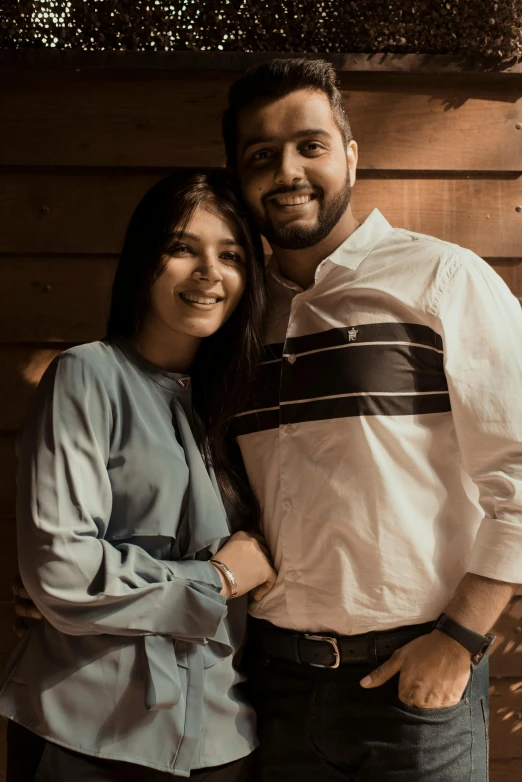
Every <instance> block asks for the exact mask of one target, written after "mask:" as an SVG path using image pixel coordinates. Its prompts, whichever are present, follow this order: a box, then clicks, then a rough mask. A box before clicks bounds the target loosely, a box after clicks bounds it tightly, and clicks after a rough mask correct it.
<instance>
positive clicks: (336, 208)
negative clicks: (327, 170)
mask: <svg viewBox="0 0 522 782" xmlns="http://www.w3.org/2000/svg"><path fill="white" fill-rule="evenodd" d="M301 189H302V188H301ZM299 190H300V188H286V189H285V190H284V192H285V193H290V192H295V193H299ZM317 190H319V188H317ZM281 192H283V191H281ZM351 195H352V188H351V185H350V174H349V173H348V174H347V176H346V180H345V182H344V184H343V186H342V187H341V189H340V190H339V191H338V192H337V193H336V194H335V195H334V196H333V198H332V199H331V200H330V202H329V203H328V204H326V203H325V201H324V191H321V192H320V193H319V196H318V197H319V198H320V199H321V200H320V201H319V214H318V216H317V221H316V222H315V223H314V225H308V226H304V225H284V226H281V227H280V228H275V227H274V225H273V224H272V222H271V221H270V220H261V219H257V220H256V222H257V224H258V228H259V230H260V231H261V233H262V234H263V236H264V237H265V239H266V240H267V241H268V242H269V243H270V244H271V245H273V246H275V247H280V248H281V249H282V250H305V249H306V248H307V247H314V245H316V244H318V243H319V242H321V241H322V240H323V239H326V237H327V236H328V234H329V233H330V232H331V231H332V230H333V229H334V228H335V226H336V225H337V223H338V222H339V220H340V219H341V217H342V216H343V214H344V213H345V211H346V210H347V208H348V205H349V203H350V198H351ZM256 217H260V215H258V216H256Z"/></svg>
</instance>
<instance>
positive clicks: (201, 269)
mask: <svg viewBox="0 0 522 782" xmlns="http://www.w3.org/2000/svg"><path fill="white" fill-rule="evenodd" d="M245 263H246V252H245V249H244V247H243V246H242V245H241V244H240V235H239V231H238V228H237V226H236V224H235V223H234V221H233V220H232V219H231V218H228V217H226V216H222V215H218V214H216V213H215V212H213V211H209V208H208V207H207V208H205V206H200V207H198V208H197V210H196V211H195V213H194V215H193V217H192V219H191V220H190V222H189V223H188V224H187V226H186V228H185V230H184V232H183V234H180V235H178V236H176V237H175V238H174V239H173V242H172V247H171V249H170V250H169V255H168V259H167V262H166V265H165V269H164V271H163V272H162V274H161V275H160V277H158V279H157V280H156V282H155V283H154V285H153V287H152V290H151V293H150V298H149V311H148V313H147V321H148V322H147V327H148V329H149V330H150V329H151V328H152V329H153V330H155V331H158V332H159V333H158V336H161V337H162V338H163V340H169V341H170V338H171V337H174V338H176V339H179V338H180V337H191V338H199V339H201V338H203V337H208V336H210V335H211V334H214V332H216V331H217V330H218V329H219V328H220V327H221V326H222V325H223V323H224V322H225V321H226V320H227V318H229V317H230V315H231V314H232V313H233V311H234V310H235V308H236V307H237V305H238V304H239V301H240V299H241V296H242V294H243V291H244V290H245V284H246V268H245Z"/></svg>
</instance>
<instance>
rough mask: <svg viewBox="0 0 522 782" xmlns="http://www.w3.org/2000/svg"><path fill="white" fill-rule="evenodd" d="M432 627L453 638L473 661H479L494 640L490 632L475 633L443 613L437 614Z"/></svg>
mask: <svg viewBox="0 0 522 782" xmlns="http://www.w3.org/2000/svg"><path fill="white" fill-rule="evenodd" d="M433 629H434V630H440V632H441V633H445V634H446V635H449V637H450V638H453V639H454V640H455V641H457V642H458V643H459V644H460V645H461V646H463V647H464V648H465V649H467V650H468V652H470V654H471V658H472V661H473V662H474V663H479V662H480V660H481V659H482V658H483V657H484V655H485V654H486V652H487V651H488V649H489V648H490V646H492V644H493V643H494V642H495V636H494V635H491V633H488V634H487V635H481V634H480V633H476V632H475V631H474V630H469V629H468V628H467V627H464V625H461V624H460V623H459V622H456V621H455V620H454V619H452V618H451V617H449V616H448V615H447V614H444V613H443V614H441V615H440V616H439V618H438V619H437V621H436V622H435V624H434V625H433Z"/></svg>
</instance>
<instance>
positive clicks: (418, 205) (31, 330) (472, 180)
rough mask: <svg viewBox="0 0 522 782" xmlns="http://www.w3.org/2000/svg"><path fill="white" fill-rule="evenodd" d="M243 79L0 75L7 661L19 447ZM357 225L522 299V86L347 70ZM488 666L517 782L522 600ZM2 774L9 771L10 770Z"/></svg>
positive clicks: (215, 148)
mask: <svg viewBox="0 0 522 782" xmlns="http://www.w3.org/2000/svg"><path fill="white" fill-rule="evenodd" d="M235 77H236V74H235V73H231V72H226V71H221V72H220V71H218V70H215V71H212V72H210V71H206V72H205V71H184V72H183V71H180V70H168V69H165V70H154V69H143V70H140V69H136V68H134V69H125V68H118V69H116V68H112V69H111V68H107V67H105V68H100V67H98V68H96V67H95V68H88V67H85V68H76V67H49V68H38V67H35V66H32V67H31V66H20V65H18V66H12V65H2V66H0V301H1V307H0V361H1V365H2V384H1V388H0V524H1V525H2V532H3V536H2V540H3V545H2V547H1V549H0V639H1V641H0V657H1V658H2V659H4V658H5V655H6V654H7V652H8V650H9V648H10V647H11V646H12V644H13V636H12V634H11V631H10V623H11V606H10V593H9V583H10V579H11V577H12V576H13V574H14V573H15V572H16V569H17V566H16V553H15V531H14V497H15V486H14V475H15V457H14V444H15V437H16V432H17V431H18V429H19V428H20V426H21V424H22V422H23V420H24V416H25V414H26V410H27V407H28V405H29V404H30V401H31V397H32V394H33V391H34V387H35V385H36V383H37V382H38V380H39V378H40V376H41V374H42V372H43V370H44V369H45V367H46V366H47V364H48V363H49V361H50V360H51V359H52V357H53V356H54V355H56V353H57V352H58V351H60V350H62V349H63V348H64V347H67V346H68V345H71V344H74V343H78V342H83V341H87V340H92V339H96V338H97V337H99V336H101V335H102V334H103V328H104V319H105V315H106V312H107V294H108V291H109V288H110V284H111V278H112V273H113V270H114V266H115V263H116V259H117V253H118V251H119V248H120V247H121V242H122V237H123V232H124V228H125V224H126V221H127V220H128V218H129V216H130V213H131V211H132V209H133V207H134V205H135V204H136V203H137V201H138V199H139V197H140V196H141V195H142V193H143V192H144V191H145V190H146V189H147V188H148V187H149V186H150V184H151V183H153V182H154V181H156V180H157V179H158V178H159V177H160V176H162V175H163V174H164V173H165V172H166V171H168V169H169V168H172V167H176V166H187V165H211V166H219V165H221V164H222V163H223V150H222V146H221V140H220V114H221V111H222V108H223V106H224V104H225V100H226V93H227V88H228V85H229V83H230V82H231V81H232V80H233V79H234V78H235ZM341 78H342V86H343V91H344V96H345V99H346V104H347V107H348V110H349V112H350V116H351V120H352V126H353V131H354V134H355V137H356V138H357V139H358V141H359V143H360V147H361V158H360V169H359V180H358V183H357V185H356V188H355V193H354V209H355V213H356V214H357V215H358V216H361V215H364V214H365V213H367V212H368V211H369V210H370V209H371V208H372V207H373V206H378V207H379V208H380V209H381V210H382V211H383V212H384V214H385V215H386V216H387V217H388V219H389V220H390V221H391V222H392V223H393V224H395V225H400V226H404V227H406V228H410V229H413V230H415V231H420V232H423V233H430V234H435V235H436V236H438V237H440V238H442V239H447V240H450V241H453V242H458V243H460V244H463V245H465V246H467V247H470V248H471V249H473V250H475V251H476V252H477V253H479V254H480V255H482V256H483V257H485V258H486V259H487V260H488V261H489V262H490V263H491V264H492V265H493V267H494V268H495V269H496V271H497V272H498V273H499V274H500V275H501V276H502V277H503V278H504V279H505V280H506V282H507V283H508V285H509V286H510V287H511V289H512V290H513V292H514V293H515V295H517V296H518V297H522V180H521V172H522V80H520V79H519V78H517V79H515V78H513V77H505V76H502V75H499V76H497V77H495V78H485V77H484V78H481V77H478V76H477V75H458V74H448V75H446V76H444V75H441V74H438V75H437V74H422V75H419V74H417V75H415V74H407V73H406V74H405V73H399V74H397V73H395V74H393V73H386V72H383V71H378V72H375V73H373V74H372V73H354V72H352V73H346V72H345V73H343V74H342V76H341ZM497 630H498V634H499V641H498V642H497V645H496V647H495V649H494V651H493V655H492V665H491V669H492V681H491V691H492V698H491V731H490V732H491V765H492V769H491V779H492V782H515V780H518V779H520V778H521V775H522V593H521V594H520V595H519V596H518V597H516V598H515V599H514V600H513V601H512V603H511V605H510V606H509V609H508V610H507V611H506V612H505V614H504V616H503V617H502V618H501V620H500V622H499V625H498V628H497ZM0 779H2V774H1V772H0Z"/></svg>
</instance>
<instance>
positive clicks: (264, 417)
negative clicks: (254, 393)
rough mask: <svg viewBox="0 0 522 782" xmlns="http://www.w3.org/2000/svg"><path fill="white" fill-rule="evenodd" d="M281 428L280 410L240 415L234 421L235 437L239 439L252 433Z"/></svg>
mask: <svg viewBox="0 0 522 782" xmlns="http://www.w3.org/2000/svg"><path fill="white" fill-rule="evenodd" d="M278 427H279V408H277V409H276V410H263V411H262V412H256V411H254V412H253V413H247V414H246V415H239V416H237V417H236V418H235V419H234V424H233V435H234V437H239V436H240V435H242V434H252V432H264V431H266V430H267V429H277V428H278Z"/></svg>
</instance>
